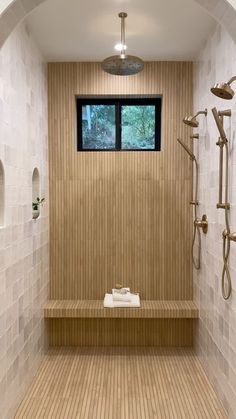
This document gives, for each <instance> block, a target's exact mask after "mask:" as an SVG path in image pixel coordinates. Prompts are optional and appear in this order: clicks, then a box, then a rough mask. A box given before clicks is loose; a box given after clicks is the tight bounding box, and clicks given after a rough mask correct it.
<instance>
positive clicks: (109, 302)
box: [103, 294, 140, 308]
mask: <svg viewBox="0 0 236 419" xmlns="http://www.w3.org/2000/svg"><path fill="white" fill-rule="evenodd" d="M103 305H104V307H106V308H114V307H124V308H128V307H130V308H132V307H133V308H135V307H140V298H139V295H138V294H132V301H130V302H128V301H114V300H113V295H112V294H105V298H104V302H103Z"/></svg>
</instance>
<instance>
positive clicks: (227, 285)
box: [221, 142, 232, 300]
mask: <svg viewBox="0 0 236 419" xmlns="http://www.w3.org/2000/svg"><path fill="white" fill-rule="evenodd" d="M224 145H225V151H226V158H225V207H224V210H225V225H226V228H225V230H224V231H223V234H222V236H223V262H224V266H223V271H222V276H221V289H222V296H223V298H224V299H225V300H228V299H229V297H230V294H231V290H232V284H231V277H230V272H229V253H230V238H229V234H230V227H229V213H228V210H229V208H228V171H229V169H228V166H229V162H228V160H229V148H228V143H227V142H226V143H225V144H224Z"/></svg>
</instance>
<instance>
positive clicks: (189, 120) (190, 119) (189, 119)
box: [183, 109, 207, 128]
mask: <svg viewBox="0 0 236 419" xmlns="http://www.w3.org/2000/svg"><path fill="white" fill-rule="evenodd" d="M198 115H205V116H207V109H205V110H204V111H199V112H197V113H196V114H195V115H194V116H192V115H190V116H185V118H184V119H183V123H184V124H185V125H188V126H189V127H192V128H197V127H198V125H199V122H198V121H197V119H196V117H197V116H198Z"/></svg>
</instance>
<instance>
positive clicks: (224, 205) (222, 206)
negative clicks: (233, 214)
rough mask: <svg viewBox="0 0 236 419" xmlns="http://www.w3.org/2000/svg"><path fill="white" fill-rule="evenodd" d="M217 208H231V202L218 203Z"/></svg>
mask: <svg viewBox="0 0 236 419" xmlns="http://www.w3.org/2000/svg"><path fill="white" fill-rule="evenodd" d="M216 208H217V209H228V210H229V209H230V204H229V203H225V204H217V205H216Z"/></svg>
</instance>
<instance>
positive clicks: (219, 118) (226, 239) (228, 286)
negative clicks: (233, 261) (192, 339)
mask: <svg viewBox="0 0 236 419" xmlns="http://www.w3.org/2000/svg"><path fill="white" fill-rule="evenodd" d="M235 79H236V78H235ZM231 81H233V80H231ZM212 113H213V116H214V119H215V122H216V125H217V128H218V130H219V133H220V138H219V139H218V141H217V143H216V145H217V146H219V148H220V160H219V202H218V203H217V208H218V209H224V213H225V229H224V231H223V233H222V238H223V270H222V277H221V289H222V296H223V298H224V299H225V300H228V299H229V297H230V295H231V291H232V283H231V275H230V271H229V255H230V242H231V241H234V242H236V233H231V231H230V225H229V214H228V211H229V209H230V203H229V202H228V189H229V146H228V139H227V136H226V133H225V130H224V117H230V116H231V110H230V109H226V110H224V111H217V109H216V108H213V109H212ZM224 149H225V165H224V166H225V176H224V182H225V187H224V202H222V201H223V199H222V196H223V162H224V155H223V153H224Z"/></svg>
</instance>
